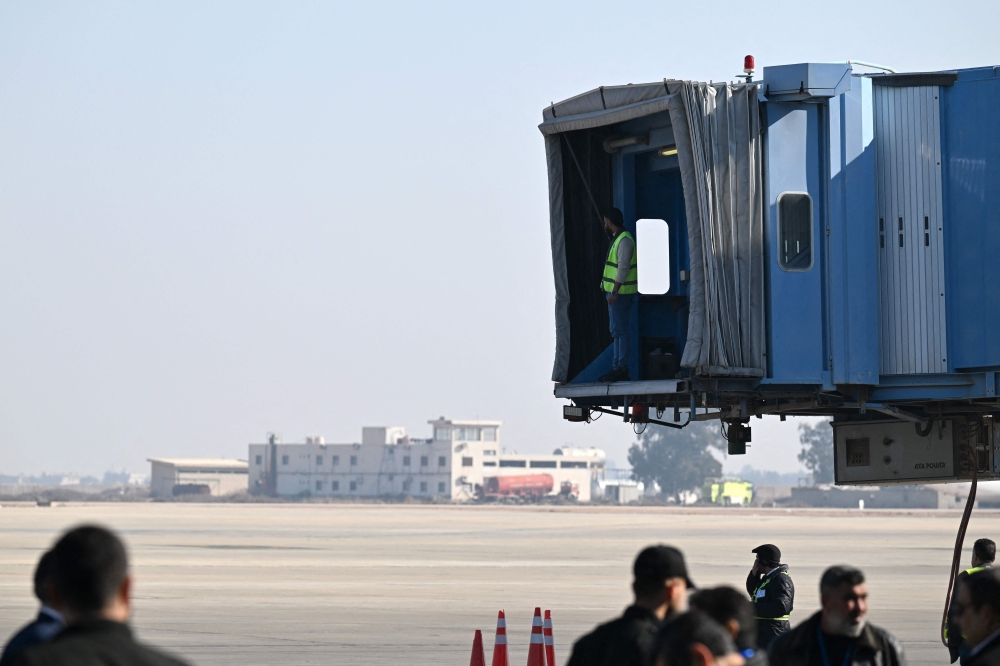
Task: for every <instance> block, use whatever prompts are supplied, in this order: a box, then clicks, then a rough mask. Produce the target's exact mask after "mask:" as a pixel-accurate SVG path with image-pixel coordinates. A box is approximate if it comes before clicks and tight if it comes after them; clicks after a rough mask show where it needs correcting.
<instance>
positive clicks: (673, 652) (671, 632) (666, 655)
mask: <svg viewBox="0 0 1000 666" xmlns="http://www.w3.org/2000/svg"><path fill="white" fill-rule="evenodd" d="M741 601H742V600H741ZM651 663H652V666H743V665H744V664H745V663H746V661H745V660H744V659H743V656H742V655H741V654H740V653H739V651H738V650H737V649H736V645H734V644H733V639H732V638H731V637H730V636H729V633H728V632H727V631H726V630H725V629H724V628H723V627H722V626H720V625H719V623H718V622H715V621H714V620H713V619H712V618H710V617H709V616H708V615H706V614H704V613H702V612H701V611H699V610H697V609H695V610H692V611H690V612H688V613H684V614H683V615H680V616H678V617H676V618H675V619H672V620H668V621H667V622H666V624H664V625H663V628H662V629H660V632H659V634H657V636H656V646H655V649H654V650H653V660H652V662H651Z"/></svg>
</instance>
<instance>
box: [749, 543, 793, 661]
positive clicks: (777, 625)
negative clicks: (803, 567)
mask: <svg viewBox="0 0 1000 666" xmlns="http://www.w3.org/2000/svg"><path fill="white" fill-rule="evenodd" d="M750 552H752V553H755V554H756V555H757V559H756V560H754V563H753V568H752V569H751V570H750V575H749V576H747V593H749V594H750V601H752V602H753V604H754V607H755V608H756V613H757V645H758V646H759V647H760V648H761V649H767V647H768V646H769V645H771V641H773V640H774V639H775V638H777V637H778V636H780V635H781V634H783V633H785V632H786V631H788V630H789V629H791V628H792V623H791V622H790V620H791V615H792V606H793V605H794V602H795V584H794V583H792V577H791V576H790V575H789V574H788V565H787V564H782V563H781V551H780V550H778V547H777V546H775V545H774V544H770V543H766V544H764V545H763V546H757V547H756V548H754V549H753V550H752V551H750Z"/></svg>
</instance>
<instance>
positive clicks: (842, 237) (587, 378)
mask: <svg viewBox="0 0 1000 666" xmlns="http://www.w3.org/2000/svg"><path fill="white" fill-rule="evenodd" d="M998 73H1000V68H995V67H985V68H976V69H966V70H957V71H943V72H917V73H906V74H899V73H894V72H879V73H874V74H872V73H861V72H858V71H854V68H853V67H852V66H851V65H850V64H846V63H807V64H792V65H782V66H775V67H765V68H764V70H763V77H762V78H761V79H760V80H757V81H752V80H751V81H748V82H747V83H699V82H693V81H682V80H674V79H664V80H663V81H661V82H654V83H649V84H641V85H627V86H608V87H601V88H597V89H595V90H591V91H589V92H587V93H583V94H581V95H578V96H576V97H572V98H570V99H568V100H565V101H563V102H559V103H554V104H552V105H551V106H549V107H548V108H546V109H545V110H544V111H543V122H542V124H541V125H540V126H539V129H540V130H541V132H542V134H543V136H544V138H545V150H546V157H547V164H548V177H549V208H550V229H551V239H552V263H553V272H554V278H555V288H556V304H555V305H556V308H555V313H556V354H555V362H554V365H553V372H552V379H553V381H554V382H555V390H554V392H555V396H556V397H557V398H562V399H565V400H567V401H568V402H567V403H566V405H565V406H564V417H565V418H567V419H569V420H573V421H584V422H585V421H589V420H590V419H592V418H593V417H595V416H597V415H598V413H601V412H607V413H611V414H616V415H618V416H619V417H621V418H622V419H623V420H624V421H625V422H632V423H646V422H655V423H662V424H664V425H667V426H672V427H683V426H684V425H685V424H686V423H688V422H690V420H706V419H718V420H720V421H721V422H722V423H721V425H722V428H723V432H724V433H726V435H727V438H728V439H729V446H730V453H741V452H744V451H745V446H746V443H747V442H748V441H750V428H749V425H748V424H749V423H750V421H751V419H752V418H754V417H757V418H762V417H764V416H778V417H780V418H782V419H784V418H785V417H786V416H789V415H792V416H806V415H808V416H832V417H833V427H834V432H835V446H836V448H837V482H838V483H846V484H849V483H864V484H870V483H883V482H900V483H902V482H911V483H912V482H914V481H918V482H930V481H947V480H954V479H964V478H970V477H971V475H972V473H973V468H975V471H977V473H978V474H979V475H980V476H981V477H982V478H1000V454H998V451H1000V428H994V427H993V423H994V418H996V417H997V415H1000V401H998V398H997V395H996V389H997V373H998V371H1000V289H997V288H996V285H998V284H1000V261H998V259H997V257H1000V212H998V211H1000V188H997V187H995V186H991V185H995V184H996V183H998V182H1000V124H997V123H996V122H994V121H993V117H994V116H995V109H996V108H997V107H998V106H1000V76H998ZM747 78H748V79H749V78H750V77H747ZM609 206H615V207H617V208H619V209H620V210H621V211H622V212H623V214H624V218H625V226H626V228H627V229H628V230H629V231H630V232H632V234H633V235H634V236H635V238H636V251H637V259H638V275H639V296H638V298H637V299H636V304H635V306H634V308H633V311H632V314H631V334H632V340H631V358H630V360H629V374H630V377H631V381H624V382H615V383H600V382H598V381H597V379H598V378H599V377H601V376H602V375H604V374H605V373H606V372H607V371H608V370H610V366H611V356H612V352H611V336H610V333H609V328H608V312H607V306H606V303H605V297H604V294H603V292H602V291H601V288H600V276H601V272H602V269H603V265H604V261H605V257H606V256H607V252H608V247H609V239H608V238H607V236H606V234H605V232H604V230H603V226H602V222H601V214H600V212H599V211H601V210H603V209H604V208H606V207H609ZM865 441H867V445H865V444H864V442H865ZM866 446H867V448H866ZM918 450H921V451H924V452H927V451H931V450H933V451H934V453H933V455H930V454H929V457H928V456H923V457H920V456H918V455H917V454H916V453H915V452H916V451H918Z"/></svg>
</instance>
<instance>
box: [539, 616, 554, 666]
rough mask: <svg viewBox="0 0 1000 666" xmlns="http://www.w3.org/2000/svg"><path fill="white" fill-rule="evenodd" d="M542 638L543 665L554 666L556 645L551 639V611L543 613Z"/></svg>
mask: <svg viewBox="0 0 1000 666" xmlns="http://www.w3.org/2000/svg"><path fill="white" fill-rule="evenodd" d="M542 636H543V637H544V638H545V663H546V664H548V666H556V644H555V641H554V639H553V638H552V611H545V622H543V623H542Z"/></svg>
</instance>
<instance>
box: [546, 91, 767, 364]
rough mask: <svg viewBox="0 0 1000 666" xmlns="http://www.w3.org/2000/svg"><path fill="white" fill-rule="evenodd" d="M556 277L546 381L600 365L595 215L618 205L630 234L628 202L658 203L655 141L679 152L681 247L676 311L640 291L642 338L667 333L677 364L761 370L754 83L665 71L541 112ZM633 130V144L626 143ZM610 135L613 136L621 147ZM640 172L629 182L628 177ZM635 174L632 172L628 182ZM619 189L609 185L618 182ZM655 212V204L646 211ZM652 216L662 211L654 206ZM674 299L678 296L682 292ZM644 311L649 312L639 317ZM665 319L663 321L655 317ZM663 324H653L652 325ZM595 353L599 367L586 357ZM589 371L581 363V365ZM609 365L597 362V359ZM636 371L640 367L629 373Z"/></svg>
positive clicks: (601, 241) (603, 246)
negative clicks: (680, 77)
mask: <svg viewBox="0 0 1000 666" xmlns="http://www.w3.org/2000/svg"><path fill="white" fill-rule="evenodd" d="M543 118H544V122H543V123H542V124H541V125H540V126H539V129H540V130H541V132H542V134H543V135H544V136H545V147H546V158H547V163H548V171H549V215H550V228H551V238H552V264H553V272H554V277H555V287H556V356H555V363H554V366H553V372H552V378H553V380H554V381H556V382H559V383H565V382H569V381H573V380H574V379H576V378H578V377H579V375H580V374H581V373H586V374H588V375H594V376H595V377H596V376H597V375H599V374H603V371H601V372H598V370H601V368H603V365H602V363H601V360H602V354H603V353H604V352H605V351H606V349H607V348H608V346H609V344H610V337H609V334H608V333H607V330H608V325H607V314H606V306H605V303H604V297H603V294H602V293H601V291H600V290H599V289H598V282H597V281H596V280H595V279H594V278H595V276H597V275H599V273H600V268H601V267H602V266H603V264H604V259H605V256H606V254H607V249H608V243H607V239H606V238H605V237H604V233H603V229H602V222H601V213H600V211H601V210H602V209H604V208H606V207H609V206H612V205H615V206H617V207H618V208H620V209H622V210H623V212H625V213H626V215H625V218H626V228H629V229H630V231H632V232H633V233H634V232H635V228H634V224H635V219H636V216H635V214H632V215H629V212H632V213H634V212H635V211H636V210H637V209H639V208H642V207H643V200H644V199H645V200H646V204H647V206H646V207H647V208H649V209H655V208H657V204H656V203H653V202H652V201H651V200H653V199H656V198H657V196H658V195H659V194H662V193H661V192H658V191H657V192H652V193H651V192H648V191H643V186H644V185H645V187H646V189H653V190H659V189H664V188H665V187H669V186H666V185H664V183H663V182H662V181H663V179H662V178H661V179H659V180H657V181H656V182H652V181H651V182H648V183H646V182H645V181H643V180H642V176H641V172H643V171H644V170H656V169H657V168H660V169H661V170H662V167H663V164H662V163H661V164H651V162H653V161H655V159H656V151H657V149H658V148H661V149H662V148H663V147H671V148H672V149H673V151H675V153H676V161H675V162H674V163H673V164H672V165H671V166H672V169H670V168H669V167H668V169H667V170H672V171H674V172H675V174H674V180H675V181H676V183H675V184H674V187H673V190H674V191H673V194H674V196H673V197H668V199H672V201H660V202H658V203H659V209H661V210H662V209H666V208H671V207H672V208H673V209H674V210H675V211H676V212H677V213H679V214H677V215H675V216H674V225H673V226H674V227H675V229H674V230H673V231H672V233H675V234H676V235H677V236H679V239H681V240H683V243H682V245H683V246H684V247H685V248H686V252H685V253H684V254H686V255H687V256H685V257H684V259H685V260H686V261H684V262H683V266H680V265H678V267H677V268H676V269H675V270H676V272H677V273H678V275H677V279H673V280H671V284H676V285H678V286H677V288H676V289H671V290H670V292H668V295H667V298H670V299H673V302H672V303H671V305H672V306H673V312H672V313H671V312H668V311H666V310H664V308H662V307H661V308H659V309H660V310H661V311H662V312H656V310H657V307H656V306H657V305H662V303H659V304H658V303H654V302H652V301H648V302H647V301H646V300H645V299H640V303H639V305H638V312H636V313H635V315H634V316H635V317H636V318H637V319H638V320H641V322H640V323H639V326H640V327H643V324H648V325H647V326H645V327H644V328H646V329H647V330H646V333H647V335H646V336H645V337H646V338H659V339H661V340H664V339H671V340H672V341H673V342H672V347H673V348H674V352H673V353H674V354H677V353H678V352H680V350H681V349H683V356H682V358H681V359H680V365H681V366H682V367H686V368H691V369H692V370H693V371H694V372H695V373H696V374H700V375H712V376H742V377H762V376H763V375H764V368H765V356H766V351H765V339H764V337H765V336H764V329H765V322H764V275H763V273H764V249H763V210H762V189H763V185H762V175H761V141H760V120H759V109H758V91H757V86H756V85H755V84H736V85H734V84H716V85H709V84H706V83H695V82H689V81H667V80H664V81H663V82H662V83H651V84H643V85H635V86H633V85H629V86H616V87H606V88H597V89H595V90H592V91H590V92H587V93H584V94H582V95H578V96H576V97H573V98H571V99H568V100H566V101H564V102H560V103H558V104H553V105H551V106H549V107H548V108H547V109H545V111H544V113H543ZM630 140H631V143H629V141H630ZM616 144H622V145H621V148H616ZM637 171H638V172H640V175H639V176H638V180H633V178H635V177H636V176H635V174H636V173H637ZM630 175H631V176H632V177H631V178H630ZM615 185H617V186H618V187H615ZM653 214H654V215H656V214H657V213H656V212H654V213H653ZM660 214H663V213H662V212H661V213H660ZM678 301H680V302H678ZM647 315H648V316H647ZM656 320H660V321H659V322H658V323H659V326H657V324H656V323H655V322H656ZM657 328H658V329H659V330H654V329H657ZM595 362H596V366H595ZM588 369H590V370H591V371H590V372H586V371H587V370H588ZM604 369H606V368H604ZM636 374H638V372H637V373H636Z"/></svg>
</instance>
